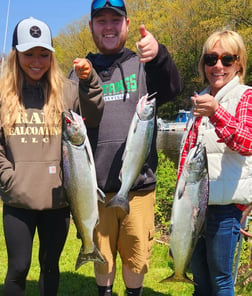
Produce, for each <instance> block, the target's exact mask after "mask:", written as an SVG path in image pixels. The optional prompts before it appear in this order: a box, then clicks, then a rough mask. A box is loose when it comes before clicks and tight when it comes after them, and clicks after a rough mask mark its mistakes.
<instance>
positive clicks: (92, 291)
mask: <svg viewBox="0 0 252 296" xmlns="http://www.w3.org/2000/svg"><path fill="white" fill-rule="evenodd" d="M0 214H1V217H2V207H1V205H0ZM79 248H80V241H79V240H78V239H77V238H76V230H75V227H74V224H73V223H71V226H70V231H69V235H68V239H67V242H66V245H65V247H64V250H63V253H62V256H61V260H60V270H61V278H60V287H59V292H58V296H84V295H86V296H96V295H97V291H96V284H95V278H94V272H93V264H92V263H91V262H89V263H87V264H85V265H83V266H81V267H80V268H79V269H78V270H77V271H75V270H74V266H75V261H76V258H77V255H78V252H79ZM167 251H168V247H167V245H164V244H160V243H157V242H155V243H154V246H153V252H152V257H151V263H150V270H149V272H148V273H147V275H146V276H145V281H144V289H143V296H162V295H166V296H181V295H183V296H187V295H188V296H189V295H192V291H193V286H192V285H190V284H184V283H163V284H161V283H159V281H160V280H161V279H163V278H165V277H167V276H169V275H171V274H172V270H173V262H172V260H171V259H170V258H169V257H168V256H167ZM6 257H7V254H6V249H5V242H4V237H3V229H2V218H1V219H0V295H2V293H3V292H2V289H3V281H4V277H5V274H6V267H7V258H6ZM37 257H38V239H37V235H36V237H35V241H34V247H33V259H32V265H31V268H30V271H29V274H28V278H27V289H26V296H37V295H39V292H38V282H37V281H38V275H39V266H38V259H37ZM250 287H251V286H250ZM124 290H125V288H124V284H123V280H122V276H121V263H120V260H119V259H118V260H117V275H116V279H115V283H114V288H113V291H114V295H117V296H123V295H125V294H124ZM248 291H249V290H245V292H244V294H242V293H241V292H240V291H239V295H244V296H245V295H249V294H248ZM237 295H238V294H237Z"/></svg>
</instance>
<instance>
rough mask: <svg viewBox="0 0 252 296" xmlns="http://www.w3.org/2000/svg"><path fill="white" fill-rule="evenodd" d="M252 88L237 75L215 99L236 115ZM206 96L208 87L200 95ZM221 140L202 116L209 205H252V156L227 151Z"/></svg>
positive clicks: (202, 136)
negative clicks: (243, 96)
mask: <svg viewBox="0 0 252 296" xmlns="http://www.w3.org/2000/svg"><path fill="white" fill-rule="evenodd" d="M249 88H251V87H249V86H246V85H241V84H240V83H239V77H238V76H236V77H235V78H234V79H233V80H231V81H230V82H229V83H228V84H227V85H225V86H224V87H223V88H222V89H221V90H220V91H219V92H218V93H217V95H216V96H215V99H216V100H217V102H218V103H219V104H221V105H222V106H223V107H224V108H225V110H227V111H228V112H229V113H230V114H231V115H233V116H235V112H236V108H237V105H238V103H239V101H240V99H241V96H242V94H243V93H244V92H245V91H246V90H247V89H249ZM203 93H209V87H208V88H206V89H205V90H203V92H202V93H201V94H203ZM192 121H193V120H190V122H188V127H187V131H189V130H190V125H191V126H192ZM187 133H188V132H187ZM185 139H186V135H184V137H183V140H182V141H183V143H182V145H181V148H183V146H184V140H185ZM218 139H219V138H218V137H217V135H216V133H215V128H214V126H213V125H212V124H211V123H210V121H209V119H208V117H203V118H202V120H201V123H200V126H199V130H198V139H197V142H202V143H203V144H205V146H206V149H207V158H208V173H209V204H210V205H225V204H231V203H235V204H249V203H251V202H252V156H242V155H240V154H238V153H237V152H235V151H232V150H231V149H230V148H228V147H227V145H226V144H225V143H218V142H217V140H218ZM181 151H182V150H181Z"/></svg>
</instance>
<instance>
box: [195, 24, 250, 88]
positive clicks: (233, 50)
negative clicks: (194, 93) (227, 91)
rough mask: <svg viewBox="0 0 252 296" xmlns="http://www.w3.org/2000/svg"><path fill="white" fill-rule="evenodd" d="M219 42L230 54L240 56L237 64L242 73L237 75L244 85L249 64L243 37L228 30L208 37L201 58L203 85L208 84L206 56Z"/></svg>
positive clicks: (200, 69)
mask: <svg viewBox="0 0 252 296" xmlns="http://www.w3.org/2000/svg"><path fill="white" fill-rule="evenodd" d="M217 42H220V45H221V46H222V47H223V48H225V49H226V50H227V52H229V53H230V54H234V55H237V56H239V60H238V61H236V63H238V65H239V66H240V71H239V72H238V73H237V75H238V76H239V78H240V83H241V84H243V82H244V77H245V74H246V64H247V53H246V48H245V45H244V41H243V39H242V37H241V35H239V34H238V33H236V32H234V31H231V30H227V29H224V30H222V31H217V32H214V33H213V34H212V35H210V36H209V37H208V39H207V40H206V42H205V44H204V46H203V49H202V54H201V58H200V61H199V72H200V75H201V77H202V81H203V83H207V78H206V73H205V63H204V54H206V53H209V52H210V51H211V50H212V49H213V48H214V46H215V45H216V43H217Z"/></svg>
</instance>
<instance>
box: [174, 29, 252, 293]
mask: <svg viewBox="0 0 252 296" xmlns="http://www.w3.org/2000/svg"><path fill="white" fill-rule="evenodd" d="M246 62H247V55H246V50H245V46H244V43H243V40H242V37H241V36H240V35H239V34H237V33H236V32H234V31H230V30H223V31H220V32H215V33H213V34H212V35H211V36H210V37H209V38H208V39H207V41H206V43H205V44H204V46H203V51H202V55H201V58H200V63H199V71H200V73H201V76H202V78H203V82H204V83H208V86H207V88H205V89H204V90H203V91H202V92H201V93H200V94H195V95H194V96H193V97H192V102H193V106H194V108H193V115H194V118H192V120H189V122H188V125H187V130H186V131H185V134H184V137H183V140H182V145H181V147H182V149H181V155H180V164H179V175H178V177H179V176H180V174H181V171H182V168H183V164H184V162H185V158H186V156H187V154H188V150H189V149H190V148H189V147H193V146H195V145H196V144H197V143H198V142H202V143H203V144H204V145H205V146H206V149H207V160H208V173H209V205H208V211H207V216H206V224H205V228H204V231H203V233H202V236H201V237H200V238H199V241H198V243H197V245H196V248H195V251H194V254H193V256H192V260H191V270H192V273H193V280H194V282H195V292H194V294H193V295H195V296H232V295H234V284H233V280H232V265H233V258H234V252H235V247H236V243H237V240H238V238H239V232H240V219H241V216H242V211H243V210H244V209H245V208H246V204H249V203H251V202H252V193H251V182H252V175H251V168H252V156H251V155H252V88H251V87H249V86H245V85H243V80H244V76H245V72H246Z"/></svg>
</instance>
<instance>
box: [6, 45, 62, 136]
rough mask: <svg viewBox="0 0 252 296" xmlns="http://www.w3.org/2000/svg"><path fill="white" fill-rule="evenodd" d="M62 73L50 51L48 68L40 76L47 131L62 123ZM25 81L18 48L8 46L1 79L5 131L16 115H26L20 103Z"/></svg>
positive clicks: (13, 121)
mask: <svg viewBox="0 0 252 296" xmlns="http://www.w3.org/2000/svg"><path fill="white" fill-rule="evenodd" d="M64 80H65V78H64V76H63V75H62V73H61V70H60V69H59V67H58V64H57V62H56V58H55V56H54V53H52V55H51V66H50V69H49V70H48V71H47V73H45V75H44V76H43V78H42V79H41V81H40V83H41V87H42V89H43V94H44V107H43V111H44V116H45V127H46V128H47V129H48V132H49V134H52V133H53V130H54V129H55V127H57V128H59V127H61V114H62V112H63V110H64V103H63V85H64ZM24 83H25V77H24V72H23V70H22V69H21V67H20V65H19V62H18V56H17V51H16V50H15V49H13V50H11V52H10V55H9V57H8V60H7V62H6V65H5V67H4V71H3V75H2V77H1V79H0V120H1V126H2V127H3V128H4V130H5V133H6V135H8V134H9V131H10V129H11V128H12V127H13V126H14V125H15V122H16V120H17V118H18V116H20V115H21V117H23V118H25V106H24V103H23V95H22V93H23V87H24Z"/></svg>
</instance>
